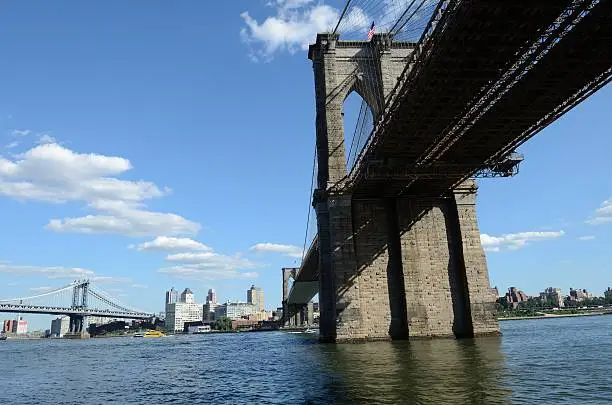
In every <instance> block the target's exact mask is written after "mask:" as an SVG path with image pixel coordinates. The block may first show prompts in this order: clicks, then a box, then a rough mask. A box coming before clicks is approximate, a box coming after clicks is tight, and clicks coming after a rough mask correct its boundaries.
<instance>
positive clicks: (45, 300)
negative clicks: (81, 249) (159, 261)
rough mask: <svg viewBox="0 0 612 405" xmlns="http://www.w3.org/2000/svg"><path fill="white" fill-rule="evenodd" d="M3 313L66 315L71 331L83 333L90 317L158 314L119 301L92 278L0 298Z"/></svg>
mask: <svg viewBox="0 0 612 405" xmlns="http://www.w3.org/2000/svg"><path fill="white" fill-rule="evenodd" d="M0 312H12V313H19V314H47V315H66V316H68V317H70V329H69V331H70V333H72V334H76V335H79V334H83V333H84V332H85V330H86V327H87V317H89V316H95V317H106V318H123V319H150V318H153V317H154V316H155V315H154V314H150V313H146V312H144V311H140V310H138V309H134V308H131V307H129V306H128V305H125V304H123V303H121V302H119V301H118V300H117V299H116V298H114V297H112V296H111V295H110V294H108V293H106V292H104V291H103V290H101V289H100V288H98V287H96V286H95V285H93V284H92V283H90V281H89V280H75V281H73V282H72V283H70V284H68V285H65V286H63V287H60V288H57V289H53V290H51V291H47V292H44V293H41V294H37V295H33V296H30V297H18V298H11V299H0Z"/></svg>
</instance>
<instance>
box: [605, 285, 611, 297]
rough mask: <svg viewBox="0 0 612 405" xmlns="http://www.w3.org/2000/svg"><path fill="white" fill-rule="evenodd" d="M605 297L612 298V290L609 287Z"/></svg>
mask: <svg viewBox="0 0 612 405" xmlns="http://www.w3.org/2000/svg"><path fill="white" fill-rule="evenodd" d="M604 297H606V298H612V288H610V287H608V289H607V290H606V291H604Z"/></svg>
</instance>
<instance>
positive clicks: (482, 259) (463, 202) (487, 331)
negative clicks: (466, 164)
mask: <svg viewBox="0 0 612 405" xmlns="http://www.w3.org/2000/svg"><path fill="white" fill-rule="evenodd" d="M477 190H478V187H477V185H476V182H475V181H474V180H470V181H467V182H464V183H463V184H462V185H461V186H460V187H458V188H457V189H455V193H454V197H455V198H454V199H455V206H456V210H457V220H458V229H457V232H458V234H459V237H460V240H461V253H462V256H463V267H464V270H465V283H466V289H467V294H468V301H469V302H468V305H469V309H470V317H471V324H472V334H473V335H474V336H487V335H499V333H500V332H499V322H498V321H497V318H496V317H495V301H496V300H497V294H496V292H495V290H494V289H492V288H491V284H490V280H489V269H488V267H487V258H486V256H485V252H484V249H483V248H482V244H481V242H480V230H479V228H478V220H477V217H476V192H477Z"/></svg>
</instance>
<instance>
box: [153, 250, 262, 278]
mask: <svg viewBox="0 0 612 405" xmlns="http://www.w3.org/2000/svg"><path fill="white" fill-rule="evenodd" d="M166 260H167V261H169V262H174V263H179V264H178V265H176V266H171V267H165V268H162V269H160V270H158V271H159V272H160V273H165V274H169V275H172V276H176V277H179V278H186V279H194V280H218V279H252V278H256V277H258V274H257V273H255V272H243V270H246V269H253V268H256V267H258V265H257V264H256V263H254V262H252V261H250V260H248V259H245V258H242V257H241V256H240V255H234V256H226V255H222V254H219V253H214V252H212V251H211V252H184V253H175V254H171V255H168V256H167V257H166Z"/></svg>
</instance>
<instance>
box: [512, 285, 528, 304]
mask: <svg viewBox="0 0 612 405" xmlns="http://www.w3.org/2000/svg"><path fill="white" fill-rule="evenodd" d="M528 299H529V297H528V296H527V294H525V293H524V292H523V291H521V290H519V289H517V288H516V287H510V288H508V292H507V293H506V302H507V303H508V305H509V306H511V307H512V308H516V307H518V305H519V303H521V302H523V301H527V300H528Z"/></svg>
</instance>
